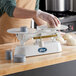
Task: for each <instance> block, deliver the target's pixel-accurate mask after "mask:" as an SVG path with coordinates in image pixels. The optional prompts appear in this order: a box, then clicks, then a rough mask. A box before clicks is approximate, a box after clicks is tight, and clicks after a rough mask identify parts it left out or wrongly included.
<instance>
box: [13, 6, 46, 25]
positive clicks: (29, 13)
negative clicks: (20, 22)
mask: <svg viewBox="0 0 76 76" xmlns="http://www.w3.org/2000/svg"><path fill="white" fill-rule="evenodd" d="M13 16H14V17H15V18H22V19H23V18H24V19H27V18H33V19H34V21H35V22H36V24H37V25H43V24H45V22H44V21H43V20H42V19H40V18H38V17H36V11H35V10H27V9H22V8H18V7H16V8H15V10H14V12H13Z"/></svg>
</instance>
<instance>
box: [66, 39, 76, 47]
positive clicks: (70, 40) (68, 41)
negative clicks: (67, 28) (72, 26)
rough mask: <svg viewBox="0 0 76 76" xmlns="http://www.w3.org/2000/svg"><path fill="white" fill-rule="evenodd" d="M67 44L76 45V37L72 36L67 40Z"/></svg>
mask: <svg viewBox="0 0 76 76" xmlns="http://www.w3.org/2000/svg"><path fill="white" fill-rule="evenodd" d="M67 45H69V46H76V39H74V38H70V39H68V40H67Z"/></svg>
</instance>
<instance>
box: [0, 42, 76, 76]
mask: <svg viewBox="0 0 76 76" xmlns="http://www.w3.org/2000/svg"><path fill="white" fill-rule="evenodd" d="M17 44H18V43H8V44H3V45H0V75H1V76H2V75H8V74H13V73H17V72H21V71H27V70H31V69H35V68H40V67H45V66H49V65H54V64H58V63H63V62H67V61H71V60H76V46H66V45H62V48H63V51H62V52H61V53H55V54H48V55H41V56H35V57H28V58H27V61H26V62H25V63H13V61H7V60H5V51H6V50H8V49H14V48H15V47H16V45H17Z"/></svg>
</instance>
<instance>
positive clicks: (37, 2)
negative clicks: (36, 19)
mask: <svg viewBox="0 0 76 76" xmlns="http://www.w3.org/2000/svg"><path fill="white" fill-rule="evenodd" d="M39 3H40V0H36V7H35V9H36V10H38V9H39Z"/></svg>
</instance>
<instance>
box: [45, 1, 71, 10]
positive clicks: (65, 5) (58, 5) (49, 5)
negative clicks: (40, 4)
mask: <svg viewBox="0 0 76 76" xmlns="http://www.w3.org/2000/svg"><path fill="white" fill-rule="evenodd" d="M70 9H71V0H46V10H49V11H69V10H70Z"/></svg>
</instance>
